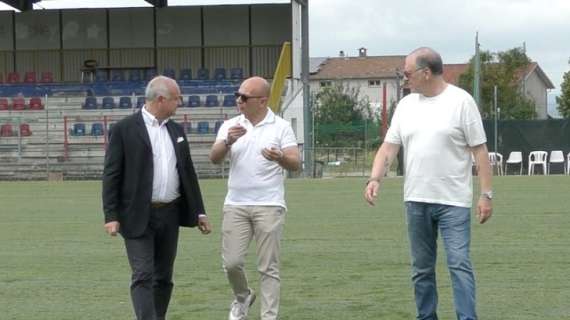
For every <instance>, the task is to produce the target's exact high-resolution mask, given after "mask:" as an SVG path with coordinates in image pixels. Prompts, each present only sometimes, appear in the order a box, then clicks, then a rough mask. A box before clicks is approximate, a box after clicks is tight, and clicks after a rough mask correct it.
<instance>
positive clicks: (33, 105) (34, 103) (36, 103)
mask: <svg viewBox="0 0 570 320" xmlns="http://www.w3.org/2000/svg"><path fill="white" fill-rule="evenodd" d="M43 109H44V105H43V103H42V99H41V98H39V97H33V98H31V99H30V110H43Z"/></svg>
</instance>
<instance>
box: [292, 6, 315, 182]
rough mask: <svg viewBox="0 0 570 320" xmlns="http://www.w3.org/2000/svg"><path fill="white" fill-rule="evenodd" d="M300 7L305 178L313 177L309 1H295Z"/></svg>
mask: <svg viewBox="0 0 570 320" xmlns="http://www.w3.org/2000/svg"><path fill="white" fill-rule="evenodd" d="M295 1H297V3H299V4H300V5H301V81H302V82H303V122H304V126H303V127H304V137H305V138H304V144H303V159H304V164H305V168H304V169H305V176H306V177H314V171H313V166H314V163H313V151H314V150H313V128H312V117H313V111H312V110H311V101H310V86H309V72H310V70H309V0H295Z"/></svg>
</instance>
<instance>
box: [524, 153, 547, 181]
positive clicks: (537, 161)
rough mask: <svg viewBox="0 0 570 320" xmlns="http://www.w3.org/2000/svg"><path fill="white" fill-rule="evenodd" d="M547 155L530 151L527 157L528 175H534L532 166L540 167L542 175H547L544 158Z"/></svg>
mask: <svg viewBox="0 0 570 320" xmlns="http://www.w3.org/2000/svg"><path fill="white" fill-rule="evenodd" d="M547 156H548V153H547V152H546V151H531V153H530V154H529V155H528V175H529V176H530V175H531V174H534V166H535V165H540V166H542V172H543V174H544V175H547V174H548V171H546V158H547Z"/></svg>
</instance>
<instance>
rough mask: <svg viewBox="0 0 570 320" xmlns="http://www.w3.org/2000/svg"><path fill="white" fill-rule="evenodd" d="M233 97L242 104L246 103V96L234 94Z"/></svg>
mask: <svg viewBox="0 0 570 320" xmlns="http://www.w3.org/2000/svg"><path fill="white" fill-rule="evenodd" d="M234 96H235V97H236V99H241V101H243V102H246V101H247V96H246V95H244V94H241V93H239V92H236V93H234Z"/></svg>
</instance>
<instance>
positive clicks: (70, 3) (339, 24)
mask: <svg viewBox="0 0 570 320" xmlns="http://www.w3.org/2000/svg"><path fill="white" fill-rule="evenodd" d="M267 2H278V3H284V2H285V3H288V2H289V1H288V0H276V1H271V0H265V1H255V0H253V1H239V0H235V1H232V0H169V5H189V4H204V5H206V4H233V3H267ZM78 3H81V4H89V6H107V7H111V6H141V5H142V6H148V3H146V2H144V1H143V0H89V1H81V0H47V1H46V0H44V1H42V2H40V3H39V6H41V7H44V8H52V7H57V8H63V7H76V6H77V4H78ZM309 3H310V7H309V19H310V30H309V32H310V55H311V56H312V57H321V56H337V55H338V52H339V51H340V50H344V51H345V52H346V53H347V54H349V55H351V56H354V55H356V54H357V48H359V47H365V48H368V54H369V55H374V56H376V55H405V54H407V53H409V52H410V51H411V50H413V49H414V48H416V47H419V46H430V47H433V48H434V49H436V50H437V51H439V52H440V53H441V55H442V57H443V59H444V63H463V62H466V61H468V60H469V58H470V57H471V56H472V55H473V52H474V38H475V33H476V32H477V31H479V42H480V43H481V48H482V49H483V50H490V51H504V50H508V49H510V48H513V47H517V46H522V45H523V43H526V49H527V55H528V56H529V57H530V58H531V59H532V60H534V61H536V62H538V64H539V65H540V66H541V68H542V69H543V70H544V72H546V74H547V75H548V77H549V78H550V79H551V81H552V82H553V83H554V85H555V86H556V89H554V90H553V91H552V93H553V94H557V93H558V92H559V91H560V83H561V82H562V76H563V74H564V72H566V71H568V70H570V65H568V60H569V59H570V0H473V1H456V0H432V1H422V0H390V1H387V0H309Z"/></svg>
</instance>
